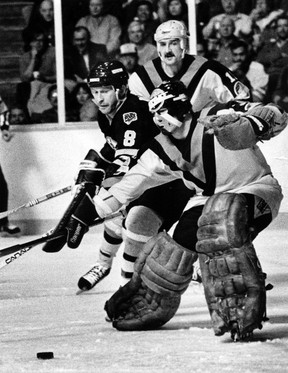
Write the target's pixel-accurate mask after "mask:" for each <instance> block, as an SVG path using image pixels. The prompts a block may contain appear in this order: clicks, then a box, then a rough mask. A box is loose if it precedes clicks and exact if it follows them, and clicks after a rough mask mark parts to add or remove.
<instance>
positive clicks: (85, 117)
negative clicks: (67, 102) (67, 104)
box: [71, 82, 98, 122]
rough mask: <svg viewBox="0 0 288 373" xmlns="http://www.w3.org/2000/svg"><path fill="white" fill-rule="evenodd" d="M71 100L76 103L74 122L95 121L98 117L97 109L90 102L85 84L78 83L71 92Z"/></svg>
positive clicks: (90, 96)
mask: <svg viewBox="0 0 288 373" xmlns="http://www.w3.org/2000/svg"><path fill="white" fill-rule="evenodd" d="M71 95H72V99H74V100H75V101H76V107H77V115H76V116H75V120H77V121H80V122H92V121H96V120H97V117H98V107H97V106H96V105H95V104H94V102H93V101H92V97H93V96H92V95H91V92H90V88H89V87H88V86H87V84H86V83H84V82H82V83H78V84H77V85H76V87H75V88H74V90H73V91H72V94H71Z"/></svg>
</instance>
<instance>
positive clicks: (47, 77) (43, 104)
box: [10, 0, 288, 124]
mask: <svg viewBox="0 0 288 373" xmlns="http://www.w3.org/2000/svg"><path fill="white" fill-rule="evenodd" d="M187 1H188V0H62V23H63V45H64V75H65V104H66V120H67V121H94V120H97V108H96V107H95V104H94V103H93V101H92V99H91V96H90V92H89V89H87V86H86V83H85V78H86V77H87V74H88V71H89V69H90V68H91V67H92V66H93V65H95V64H96V63H98V62H101V61H105V60H108V59H119V60H120V61H121V62H122V63H123V64H124V65H125V67H126V69H127V71H128V73H129V74H131V73H132V72H133V71H135V69H137V66H139V65H143V64H145V63H146V62H147V61H148V60H151V59H153V58H155V57H156V56H157V51H156V47H155V41H154V38H153V35H154V32H155V29H156V28H157V27H158V25H159V24H161V23H162V22H163V21H166V20H169V19H176V20H180V21H182V22H184V23H185V24H186V26H189V25H188V6H187V4H188V2H187ZM23 16H24V18H25V19H26V27H25V28H24V30H23V33H22V36H23V54H22V55H21V56H20V57H19V76H20V78H21V83H20V84H18V86H17V93H16V97H15V105H13V107H11V109H10V122H11V123H13V124H15V123H17V121H18V122H19V124H24V123H27V124H30V123H45V122H57V120H58V119H57V86H56V63H55V35H54V9H53V0H35V1H34V5H33V6H32V7H31V6H30V7H29V6H26V7H25V8H23ZM196 18H197V54H199V55H202V56H203V57H206V58H208V59H215V60H217V61H219V62H221V63H222V64H223V65H225V66H226V67H228V68H229V69H231V70H232V71H233V72H234V73H235V74H236V75H237V77H238V78H239V79H240V80H241V81H243V83H245V84H246V85H247V86H248V87H249V88H250V91H251V95H252V98H253V100H254V101H262V102H264V103H267V102H271V101H274V102H275V103H277V104H279V105H282V106H283V108H284V109H288V88H287V87H288V2H287V1H285V0H214V1H209V0H196ZM17 118H18V119H17Z"/></svg>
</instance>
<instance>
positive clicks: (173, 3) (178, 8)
mask: <svg viewBox="0 0 288 373" xmlns="http://www.w3.org/2000/svg"><path fill="white" fill-rule="evenodd" d="M170 19H175V20H177V21H182V22H184V23H185V25H186V27H187V28H188V7H187V3H186V1H185V0H167V20H170Z"/></svg>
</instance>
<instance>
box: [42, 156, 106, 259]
mask: <svg viewBox="0 0 288 373" xmlns="http://www.w3.org/2000/svg"><path fill="white" fill-rule="evenodd" d="M98 160H99V155H98V154H97V152H95V151H94V150H90V151H89V152H88V154H87V156H86V157H85V161H87V162H86V164H84V163H83V167H82V168H81V169H80V171H79V174H78V177H77V180H76V183H77V184H79V186H78V187H77V189H76V193H75V195H74V197H73V199H72V201H71V203H70V205H69V206H68V208H67V210H66V211H65V213H64V215H63V217H62V218H61V220H60V222H59V223H58V225H57V226H56V228H55V229H54V230H53V234H54V235H56V234H58V233H60V234H61V233H63V232H67V237H68V241H67V237H65V236H63V237H61V238H59V239H55V240H53V241H50V242H47V243H46V244H45V245H44V246H43V249H42V250H43V251H45V252H58V251H60V250H61V249H62V248H63V247H64V245H65V244H66V241H67V242H68V246H69V247H71V248H75V247H78V246H79V244H80V242H81V239H82V237H83V235H84V234H85V233H86V232H87V231H88V228H87V225H85V221H87V222H88V223H89V222H90V221H91V219H92V221H93V220H94V219H93V217H92V216H91V217H90V216H89V219H88V218H87V219H85V217H83V216H82V215H83V214H82V213H81V214H80V212H79V211H82V210H83V208H86V204H87V198H88V199H89V198H91V199H92V198H93V197H94V196H95V194H97V193H98V191H99V189H100V187H101V184H102V181H103V180H104V178H105V171H104V170H103V169H101V168H98V167H97V165H98V163H97V161H98ZM92 162H93V163H92ZM93 165H94V166H95V167H93ZM84 205H85V207H84ZM88 206H89V204H88ZM94 211H95V208H94ZM90 213H91V209H90V210H89V214H90ZM95 213H96V211H95ZM94 215H95V214H94ZM94 215H93V216H94ZM78 216H79V219H80V221H81V224H84V226H83V228H82V229H81V232H80V231H79V230H80V225H75V224H76V223H75V221H77V217H78ZM72 217H73V218H72ZM81 218H82V219H83V221H82V220H81ZM84 227H85V229H84ZM76 229H77V231H79V238H78V239H76V238H75V237H74V234H75V232H74V231H75V230H76ZM80 235H82V236H81V238H80ZM72 237H73V241H71V239H72ZM74 240H75V241H74Z"/></svg>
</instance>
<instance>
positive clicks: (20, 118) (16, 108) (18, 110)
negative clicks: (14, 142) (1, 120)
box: [8, 104, 31, 124]
mask: <svg viewBox="0 0 288 373" xmlns="http://www.w3.org/2000/svg"><path fill="white" fill-rule="evenodd" d="M8 120H9V124H31V119H30V116H29V114H28V112H27V109H26V108H25V107H23V106H21V105H17V104H15V105H13V106H11V107H10V109H9V116H8Z"/></svg>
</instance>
